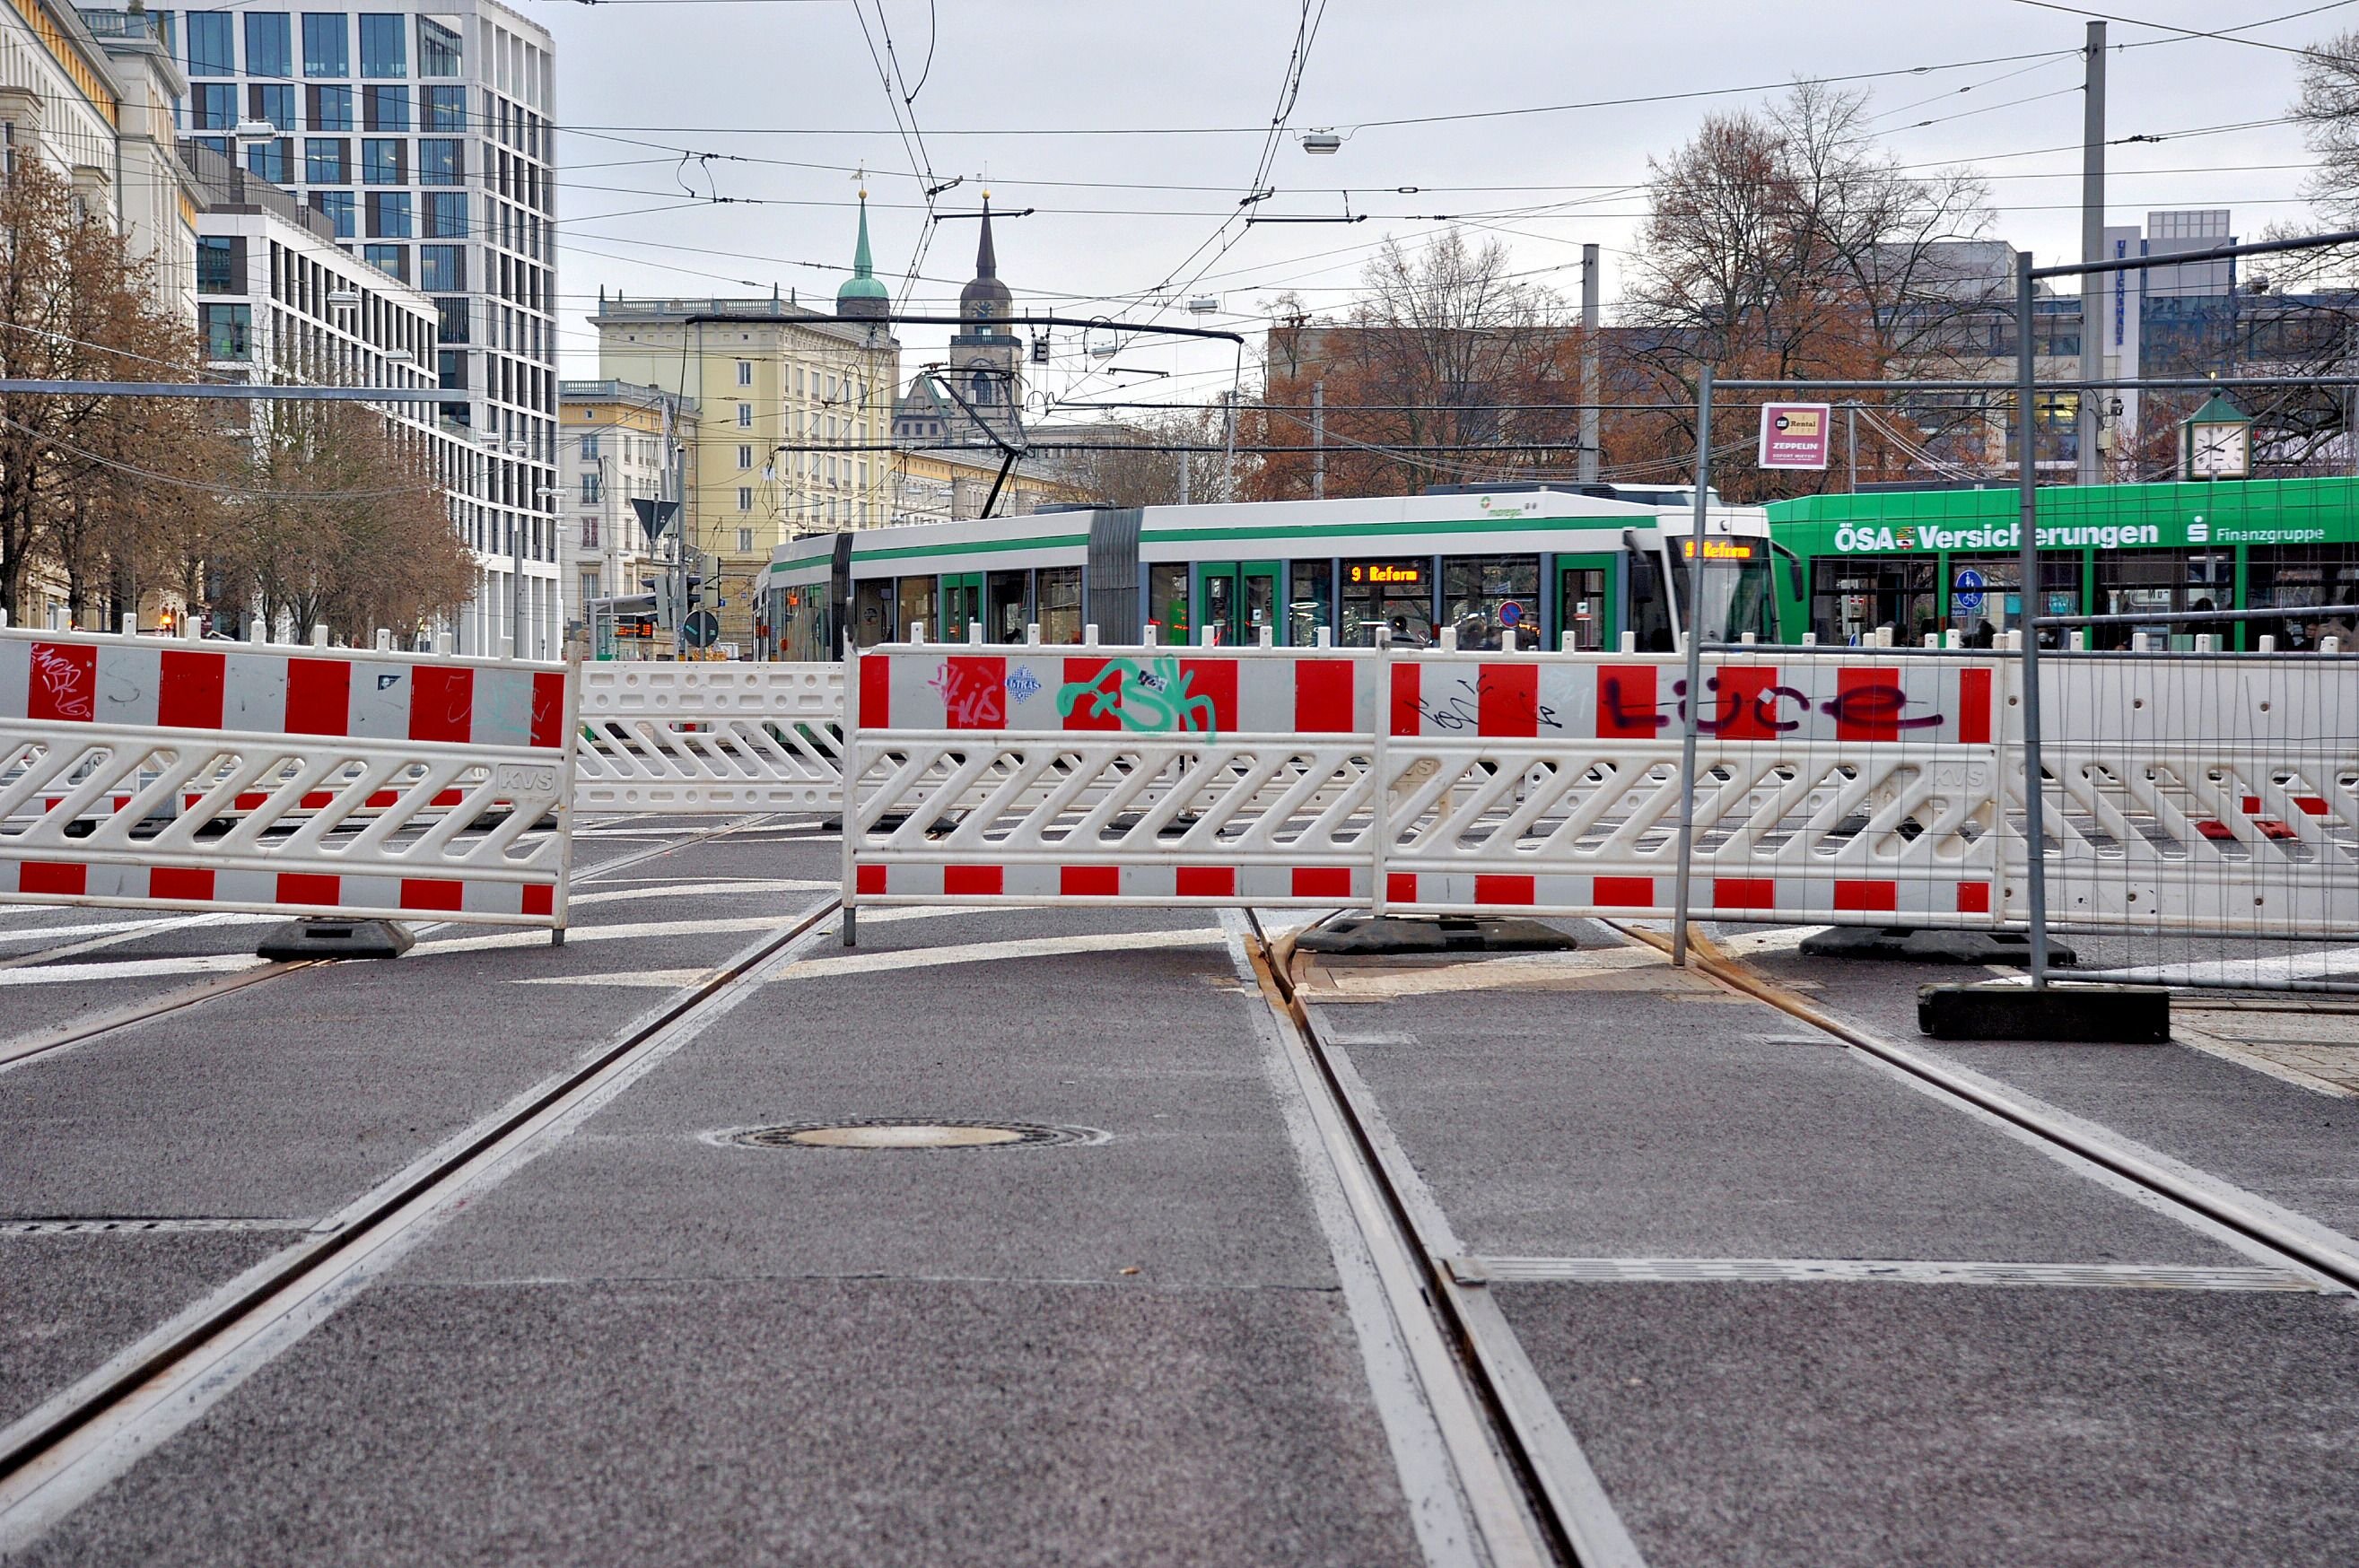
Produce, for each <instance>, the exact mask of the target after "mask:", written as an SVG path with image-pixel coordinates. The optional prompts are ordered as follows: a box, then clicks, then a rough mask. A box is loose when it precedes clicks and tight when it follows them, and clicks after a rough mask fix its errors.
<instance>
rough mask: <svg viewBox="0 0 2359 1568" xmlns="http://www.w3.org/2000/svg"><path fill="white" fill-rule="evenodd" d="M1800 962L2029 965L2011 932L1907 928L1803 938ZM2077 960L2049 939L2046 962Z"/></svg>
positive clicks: (2026, 951)
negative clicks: (1842, 960)
mask: <svg viewBox="0 0 2359 1568" xmlns="http://www.w3.org/2000/svg"><path fill="white" fill-rule="evenodd" d="M1802 957H1805V958H1886V959H1893V960H1897V961H1900V962H1904V963H1911V964H2016V965H2027V964H2029V963H2030V962H2031V939H2030V938H2029V937H2027V936H2020V935H2017V934H2016V933H2014V932H2012V931H1920V930H1919V929H1917V928H1916V927H1915V926H1910V925H1837V926H1834V927H1832V928H1831V929H1829V930H1825V931H1821V932H1820V933H1819V934H1818V935H1816V936H1809V937H1805V938H1803V941H1802ZM2077 957H2078V956H2077V955H2076V954H2074V952H2073V951H2072V949H2071V948H2070V947H2067V946H2062V945H2061V944H2060V943H2059V942H2058V941H2057V940H2056V939H2055V938H2054V937H2052V936H2051V937H2049V939H2048V961H2049V963H2050V964H2053V965H2055V966H2056V967H2058V968H2071V965H2072V964H2073V963H2074V962H2076V961H2077Z"/></svg>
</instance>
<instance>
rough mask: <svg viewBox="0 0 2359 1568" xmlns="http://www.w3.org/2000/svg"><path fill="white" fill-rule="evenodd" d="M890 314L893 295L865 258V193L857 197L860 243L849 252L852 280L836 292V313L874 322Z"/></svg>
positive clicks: (866, 213)
mask: <svg viewBox="0 0 2359 1568" xmlns="http://www.w3.org/2000/svg"><path fill="white" fill-rule="evenodd" d="M892 311H893V291H892V290H891V289H889V288H887V287H885V286H884V285H883V284H882V283H880V282H878V281H877V278H876V266H875V263H874V262H873V261H871V260H870V259H869V255H868V192H867V191H865V190H863V191H862V192H861V193H860V240H859V243H857V244H855V245H854V246H853V251H852V276H850V277H847V278H845V279H844V280H843V287H841V288H839V289H837V290H836V291H835V313H836V314H837V315H838V316H843V317H849V318H851V319H855V320H859V319H875V318H877V317H881V316H889V315H891V314H892Z"/></svg>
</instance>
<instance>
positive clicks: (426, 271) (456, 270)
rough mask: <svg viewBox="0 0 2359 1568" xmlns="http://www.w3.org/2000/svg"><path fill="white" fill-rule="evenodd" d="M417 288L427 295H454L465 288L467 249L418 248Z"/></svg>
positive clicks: (451, 246)
mask: <svg viewBox="0 0 2359 1568" xmlns="http://www.w3.org/2000/svg"><path fill="white" fill-rule="evenodd" d="M418 287H420V288H422V289H424V290H426V291H427V292H428V293H429V294H444V293H455V292H457V291H458V290H460V289H463V288H465V287H467V247H466V246H464V245H420V246H419V247H418Z"/></svg>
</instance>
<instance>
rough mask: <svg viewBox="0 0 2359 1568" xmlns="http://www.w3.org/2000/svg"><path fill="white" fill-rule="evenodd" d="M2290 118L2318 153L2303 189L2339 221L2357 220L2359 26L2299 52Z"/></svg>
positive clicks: (2358, 204) (2311, 149) (2358, 202)
mask: <svg viewBox="0 0 2359 1568" xmlns="http://www.w3.org/2000/svg"><path fill="white" fill-rule="evenodd" d="M2293 118H2294V121H2295V123H2296V124H2299V125H2300V126H2301V128H2302V137H2303V139H2304V140H2305V141H2307V142H2308V143H2309V144H2310V151H2311V152H2312V153H2314V154H2316V155H2317V157H2318V167H2317V168H2315V169H2313V170H2311V171H2310V178H2309V181H2308V184H2307V189H2306V194H2307V195H2308V196H2309V197H2310V200H2312V201H2315V202H2317V203H2318V205H2319V207H2320V208H2321V210H2322V211H2325V212H2326V214H2327V215H2328V216H2329V217H2330V218H2332V220H2333V221H2334V222H2336V223H2337V224H2338V225H2340V226H2343V227H2349V226H2351V225H2352V224H2353V223H2354V222H2359V29H2354V30H2353V31H2351V32H2347V33H2342V34H2339V35H2337V36H2336V37H2334V38H2329V39H2327V40H2326V41H2325V42H2324V43H2322V44H2313V45H2311V46H2310V48H2309V49H2304V50H2303V51H2302V56H2301V92H2300V95H2299V97H2298V98H2296V99H2295V100H2294V105H2293Z"/></svg>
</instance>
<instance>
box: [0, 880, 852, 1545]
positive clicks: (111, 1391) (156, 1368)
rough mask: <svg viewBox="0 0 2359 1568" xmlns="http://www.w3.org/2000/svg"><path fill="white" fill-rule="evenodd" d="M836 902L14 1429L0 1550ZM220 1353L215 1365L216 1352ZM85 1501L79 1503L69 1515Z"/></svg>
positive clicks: (0, 1468)
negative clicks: (149, 1425) (111, 1432)
mask: <svg viewBox="0 0 2359 1568" xmlns="http://www.w3.org/2000/svg"><path fill="white" fill-rule="evenodd" d="M839 907H840V903H839V901H837V900H835V899H832V898H831V899H828V900H826V901H824V902H822V903H820V904H818V905H817V906H815V907H814V908H812V909H810V910H808V911H806V912H805V913H804V914H802V916H801V917H800V918H799V919H796V920H794V921H793V922H792V923H791V924H790V925H787V926H786V928H785V929H783V930H781V931H779V932H777V934H775V935H770V936H766V937H764V938H762V939H761V940H760V941H759V942H757V943H756V944H755V945H753V946H750V947H748V948H746V949H745V950H744V951H741V952H740V953H738V954H737V955H736V956H735V957H734V958H732V959H730V960H729V961H728V963H726V964H725V965H724V966H723V967H722V968H719V969H717V970H715V971H714V972H712V974H710V975H708V976H706V977H704V978H703V979H700V980H698V981H696V982H695V983H694V984H692V985H689V986H686V987H683V988H681V989H680V990H679V992H678V993H677V994H676V995H674V996H673V997H672V998H671V1000H669V1001H667V1002H665V1003H663V1004H662V1005H661V1006H660V1007H659V1008H658V1009H657V1010H656V1011H654V1012H652V1013H649V1014H643V1015H641V1018H640V1019H639V1021H637V1022H635V1023H634V1024H632V1025H631V1026H630V1027H629V1028H627V1029H626V1030H625V1032H624V1033H622V1034H621V1035H620V1036H618V1037H617V1038H615V1039H614V1040H612V1041H610V1042H609V1043H608V1044H606V1046H605V1047H604V1048H603V1049H602V1050H600V1051H599V1052H598V1053H597V1054H595V1055H594V1056H593V1057H592V1058H591V1059H590V1060H588V1061H586V1062H584V1063H582V1064H581V1065H577V1066H575V1067H573V1068H571V1069H569V1070H567V1071H565V1072H563V1073H560V1074H559V1075H558V1076H556V1077H554V1078H552V1079H550V1080H549V1081H547V1082H545V1083H544V1084H542V1085H541V1086H540V1087H538V1088H537V1089H535V1090H534V1091H532V1092H531V1094H530V1095H529V1097H528V1098H526V1099H524V1100H523V1101H521V1102H520V1103H513V1104H511V1105H510V1106H509V1107H507V1108H505V1109H504V1110H503V1111H501V1112H499V1113H495V1117H494V1118H493V1119H488V1120H486V1121H484V1122H479V1123H477V1124H476V1125H475V1126H474V1127H473V1128H472V1129H470V1130H468V1132H467V1133H466V1134H464V1135H463V1136H464V1141H463V1142H461V1143H458V1144H456V1145H454V1146H451V1147H446V1148H445V1149H443V1150H442V1151H440V1152H439V1153H438V1154H437V1155H436V1156H434V1157H433V1158H431V1159H430V1160H429V1161H427V1162H422V1163H420V1164H419V1165H414V1166H412V1167H411V1168H410V1169H408V1170H407V1171H405V1172H403V1173H400V1174H399V1175H397V1177H395V1178H394V1179H393V1180H391V1181H389V1182H387V1183H386V1184H383V1185H382V1186H380V1187H379V1188H378V1189H377V1190H375V1191H374V1192H372V1193H370V1194H368V1195H366V1196H365V1197H364V1199H363V1200H362V1203H363V1204H364V1207H362V1208H360V1210H359V1212H357V1213H355V1212H352V1211H350V1210H348V1211H346V1214H345V1216H344V1217H342V1223H341V1224H339V1225H338V1226H337V1227H336V1228H334V1229H333V1230H330V1231H325V1232H322V1233H320V1234H317V1235H315V1236H314V1237H313V1238H311V1239H310V1240H307V1241H303V1242H299V1243H297V1244H296V1245H295V1246H293V1247H290V1248H288V1249H286V1250H285V1251H283V1252H281V1253H279V1254H278V1255H277V1257H276V1258H274V1259H271V1260H266V1262H265V1263H263V1264H262V1265H260V1266H258V1267H257V1268H255V1269H254V1270H251V1271H248V1272H247V1273H246V1274H245V1276H243V1277H241V1278H240V1280H238V1281H235V1282H234V1284H233V1285H232V1286H231V1287H229V1288H227V1289H225V1290H223V1292H219V1293H218V1294H217V1296H216V1297H215V1298H213V1299H211V1300H209V1301H205V1302H203V1303H200V1305H199V1307H198V1308H197V1309H194V1310H191V1311H189V1312H185V1313H184V1314H182V1317H181V1318H179V1319H178V1320H175V1321H174V1322H172V1323H171V1324H169V1325H167V1327H166V1328H165V1329H164V1330H162V1331H159V1332H158V1333H156V1334H152V1335H151V1336H149V1339H148V1340H147V1341H146V1342H143V1343H142V1344H140V1345H138V1346H134V1347H133V1349H132V1350H131V1351H127V1352H125V1354H123V1355H121V1356H118V1357H116V1359H115V1360H114V1361H113V1362H110V1363H109V1364H108V1365H107V1366H106V1367H104V1368H102V1369H101V1370H100V1371H99V1372H97V1373H93V1374H92V1376H91V1377H89V1378H87V1379H83V1382H82V1384H80V1385H77V1386H76V1387H75V1388H74V1389H71V1390H68V1391H67V1392H66V1393H65V1394H63V1395H60V1396H58V1397H57V1398H54V1399H52V1400H50V1401H49V1403H48V1404H46V1405H44V1406H43V1407H41V1409H40V1410H38V1411H35V1412H34V1413H33V1414H32V1415H30V1416H27V1417H26V1418H23V1419H21V1420H20V1421H18V1422H16V1424H15V1425H14V1426H12V1427H10V1428H9V1429H7V1431H6V1432H5V1433H0V1441H5V1444H6V1446H5V1449H0V1554H4V1553H5V1552H10V1551H12V1550H15V1549H17V1548H21V1547H22V1546H23V1545H24V1544H26V1543H27V1541H30V1540H32V1539H37V1538H38V1535H39V1534H41V1533H42V1532H43V1531H44V1530H46V1528H47V1525H48V1523H49V1522H54V1520H53V1519H44V1518H43V1517H42V1513H41V1510H42V1509H43V1505H44V1502H45V1499H44V1498H43V1496H42V1493H43V1491H44V1489H45V1488H46V1487H49V1486H51V1485H53V1484H56V1483H58V1482H59V1481H60V1479H61V1478H63V1477H64V1476H67V1475H68V1474H69V1473H70V1472H71V1469H72V1468H73V1466H74V1465H75V1464H76V1463H77V1462H78V1461H80V1460H82V1459H87V1458H94V1457H95V1456H96V1452H97V1450H98V1448H99V1447H100V1446H102V1445H103V1444H105V1443H106V1442H107V1441H108V1433H106V1432H105V1431H103V1430H100V1428H101V1427H102V1425H103V1422H105V1421H106V1418H108V1417H110V1416H120V1417H121V1420H122V1422H124V1423H126V1424H128V1423H136V1422H139V1421H140V1420H142V1419H143V1418H144V1417H146V1416H148V1415H150V1414H152V1413H153V1412H155V1411H160V1410H163V1409H165V1408H166V1407H168V1405H169V1404H170V1403H171V1401H172V1400H173V1398H174V1396H175V1394H176V1393H178V1392H179V1391H180V1390H179V1385H177V1384H176V1383H175V1381H174V1379H175V1375H176V1374H179V1373H183V1372H186V1373H188V1374H189V1375H190V1376H192V1377H200V1376H201V1375H202V1368H207V1367H211V1366H212V1364H213V1363H215V1362H217V1361H218V1360H219V1359H220V1357H222V1356H223V1355H226V1354H230V1353H232V1352H234V1350H235V1348H236V1347H237V1346H241V1345H243V1344H245V1343H248V1342H249V1341H251V1339H252V1338H253V1337H255V1336H256V1335H258V1334H260V1333H262V1332H265V1331H266V1329H267V1328H268V1327H269V1326H270V1325H273V1324H275V1323H277V1322H278V1321H280V1320H281V1319H283V1318H284V1317H286V1316H287V1315H288V1314H291V1313H293V1312H295V1311H298V1310H299V1309H300V1308H301V1307H302V1306H303V1305H304V1304H305V1303H308V1302H310V1301H311V1300H312V1299H313V1298H314V1297H315V1296H317V1295H318V1294H319V1293H320V1292H322V1291H326V1290H330V1289H332V1288H334V1286H335V1285H336V1284H337V1283H338V1281H339V1277H340V1276H341V1275H342V1273H344V1272H345V1271H347V1270H348V1269H353V1270H356V1269H358V1268H360V1267H362V1266H363V1265H364V1263H365V1261H366V1253H367V1252H369V1251H371V1250H374V1249H375V1248H376V1247H378V1246H381V1245H383V1244H385V1243H386V1242H388V1241H391V1240H392V1239H394V1238H397V1237H398V1236H399V1235H400V1234H401V1233H403V1232H404V1231H407V1230H408V1229H410V1228H412V1227H415V1226H416V1225H418V1224H419V1223H420V1222H422V1221H424V1220H426V1219H428V1218H429V1217H431V1216H432V1215H433V1214H434V1212H435V1208H436V1205H437V1204H438V1202H440V1200H441V1199H443V1198H444V1196H445V1195H447V1194H448V1193H450V1192H451V1191H453V1190H456V1189H457V1188H459V1187H460V1185H461V1184H462V1183H463V1182H465V1181H466V1180H468V1179H470V1178H473V1177H476V1176H479V1175H481V1174H484V1173H486V1172H488V1171H489V1170H491V1169H492V1168H493V1167H494V1166H495V1165H496V1164H497V1163H498V1162H501V1161H503V1160H506V1159H508V1158H509V1157H511V1156H512V1155H514V1154H515V1153H516V1152H518V1151H520V1150H521V1149H523V1148H525V1147H527V1146H528V1145H529V1144H530V1143H531V1142H532V1141H535V1140H536V1139H537V1138H538V1136H539V1135H540V1134H541V1133H542V1132H544V1131H545V1130H547V1129H548V1128H549V1125H550V1124H552V1123H553V1122H555V1121H556V1120H557V1119H560V1117H561V1116H562V1115H563V1114H565V1113H566V1112H567V1111H568V1110H570V1109H572V1108H576V1107H577V1106H579V1104H580V1103H581V1102H582V1100H583V1099H584V1098H586V1097H588V1096H590V1095H592V1094H594V1093H595V1092H596V1091H597V1090H598V1089H599V1088H601V1087H603V1086H604V1085H605V1084H607V1083H608V1082H609V1081H611V1080H614V1079H615V1078H617V1077H619V1076H622V1075H624V1074H625V1073H626V1072H627V1071H628V1070H629V1069H630V1068H631V1067H632V1066H633V1065H636V1061H637V1059H638V1058H639V1057H640V1056H642V1055H643V1054H647V1052H648V1051H649V1050H651V1049H653V1048H654V1047H656V1046H658V1045H660V1044H664V1043H665V1042H666V1041H667V1040H668V1039H669V1037H670V1036H671V1035H672V1034H673V1033H675V1032H676V1031H678V1030H679V1029H681V1028H682V1027H686V1026H692V1025H693V1023H694V1022H696V1021H697V1018H698V1017H699V1016H700V1015H701V1014H703V1013H704V1012H706V1011H710V1010H711V1009H712V1006H713V1005H714V1004H715V1003H716V1002H719V1001H722V1000H728V999H729V998H730V996H731V993H733V992H735V991H739V990H744V989H752V988H755V987H758V986H759V985H761V984H764V983H766V980H767V979H768V973H767V970H768V967H769V965H770V964H771V962H772V961H773V960H774V959H776V958H777V957H778V955H779V954H780V953H781V952H783V951H785V950H786V949H787V948H788V947H790V946H793V945H794V944H795V943H796V942H797V941H798V940H799V939H800V938H802V937H803V936H805V935H808V934H810V932H812V931H814V930H815V929H817V928H818V927H819V926H821V925H823V924H824V923H825V922H826V921H827V919H828V918H829V917H830V916H831V915H832V914H834V913H835V912H836V911H837V909H838V908H839ZM209 1350H210V1351H212V1352H214V1355H213V1356H212V1357H211V1359H210V1360H208V1359H207V1358H206V1353H207V1352H208V1351H209ZM74 1506H76V1504H75V1503H74V1501H73V1500H72V1499H71V1497H69V1498H66V1499H65V1500H64V1501H63V1502H62V1505H61V1506H60V1507H59V1509H58V1512H59V1514H60V1516H61V1515H62V1514H63V1513H64V1512H70V1511H71V1509H72V1508H73V1507H74Z"/></svg>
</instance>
